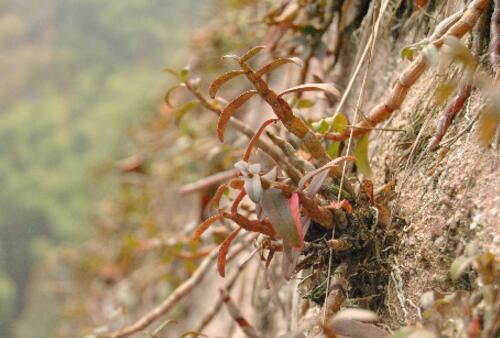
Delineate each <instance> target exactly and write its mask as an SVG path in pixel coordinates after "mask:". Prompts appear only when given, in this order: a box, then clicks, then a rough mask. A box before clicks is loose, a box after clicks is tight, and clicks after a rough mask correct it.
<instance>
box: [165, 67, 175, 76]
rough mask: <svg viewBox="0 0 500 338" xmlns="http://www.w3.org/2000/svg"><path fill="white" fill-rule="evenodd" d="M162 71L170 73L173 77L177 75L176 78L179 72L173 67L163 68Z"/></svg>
mask: <svg viewBox="0 0 500 338" xmlns="http://www.w3.org/2000/svg"><path fill="white" fill-rule="evenodd" d="M163 71H164V72H165V73H169V74H172V75H173V76H175V77H177V78H178V77H179V73H178V72H177V71H176V70H175V69H172V68H169V67H167V68H163Z"/></svg>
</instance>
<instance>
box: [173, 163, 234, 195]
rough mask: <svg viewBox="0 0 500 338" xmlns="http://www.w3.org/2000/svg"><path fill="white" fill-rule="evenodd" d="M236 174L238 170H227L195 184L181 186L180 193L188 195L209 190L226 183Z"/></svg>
mask: <svg viewBox="0 0 500 338" xmlns="http://www.w3.org/2000/svg"><path fill="white" fill-rule="evenodd" d="M238 173H239V171H238V169H229V170H226V171H221V172H218V173H217V174H214V175H211V176H207V177H204V178H202V179H200V180H198V181H196V182H193V183H189V184H186V185H183V186H182V187H181V189H180V193H181V194H190V193H193V192H196V191H199V190H202V189H205V188H209V187H211V186H214V185H217V184H219V183H221V182H224V181H227V180H228V179H230V178H233V177H236V176H237V175H238Z"/></svg>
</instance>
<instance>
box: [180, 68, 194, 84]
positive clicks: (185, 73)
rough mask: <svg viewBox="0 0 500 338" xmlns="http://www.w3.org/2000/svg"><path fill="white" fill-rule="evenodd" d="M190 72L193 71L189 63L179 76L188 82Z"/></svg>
mask: <svg viewBox="0 0 500 338" xmlns="http://www.w3.org/2000/svg"><path fill="white" fill-rule="evenodd" d="M190 72H191V66H190V65H187V66H186V67H184V68H182V70H181V72H180V73H179V77H180V79H181V81H182V82H186V81H187V80H188V79H189V73H190Z"/></svg>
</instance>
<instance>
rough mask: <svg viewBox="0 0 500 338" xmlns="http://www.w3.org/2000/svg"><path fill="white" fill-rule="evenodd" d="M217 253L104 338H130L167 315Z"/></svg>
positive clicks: (237, 250) (237, 248)
mask: <svg viewBox="0 0 500 338" xmlns="http://www.w3.org/2000/svg"><path fill="white" fill-rule="evenodd" d="M254 238H255V237H251V238H250V240H253V239H254ZM247 245H248V241H245V242H243V243H238V245H236V246H234V247H233V251H232V254H231V257H228V259H230V258H232V257H235V256H236V255H237V254H239V253H241V252H242V251H243V250H244V249H245V248H246V246H247ZM217 253H218V252H217V250H214V251H212V253H211V254H210V255H209V256H208V257H207V258H205V260H203V262H202V263H201V264H200V265H199V266H198V268H197V269H196V271H195V272H194V273H193V274H192V275H191V277H189V278H188V279H187V280H186V281H184V282H183V283H182V284H181V285H179V286H178V287H177V288H176V289H175V290H174V291H173V292H172V293H171V294H170V295H169V296H168V297H167V298H166V299H165V300H164V301H163V302H162V303H161V304H160V305H158V306H157V307H155V308H154V309H152V310H151V311H149V312H147V313H146V314H145V315H143V316H142V317H141V318H139V319H138V320H137V321H135V322H134V323H132V324H130V325H128V326H126V327H124V328H123V329H120V330H117V331H114V332H110V333H108V334H107V335H106V336H107V337H109V338H120V337H127V336H130V335H131V334H133V333H136V332H138V331H140V330H143V329H145V328H146V327H148V326H149V325H150V324H152V323H153V322H154V321H156V320H157V319H159V318H160V317H161V316H164V315H165V314H167V313H168V312H169V311H170V310H171V309H172V308H173V307H174V306H175V305H176V304H177V303H179V301H181V300H182V299H183V298H184V297H185V296H187V295H189V294H190V292H191V291H192V289H193V288H194V287H195V286H197V285H199V284H200V283H201V281H202V279H203V277H205V275H206V273H207V272H208V271H209V269H210V268H211V267H212V266H213V263H214V262H215V260H216V259H217Z"/></svg>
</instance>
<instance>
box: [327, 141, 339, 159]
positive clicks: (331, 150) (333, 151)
mask: <svg viewBox="0 0 500 338" xmlns="http://www.w3.org/2000/svg"><path fill="white" fill-rule="evenodd" d="M339 150H340V142H337V141H333V142H332V143H330V145H329V146H328V148H327V149H326V152H327V153H328V155H330V157H331V158H337V157H338V156H339Z"/></svg>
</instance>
